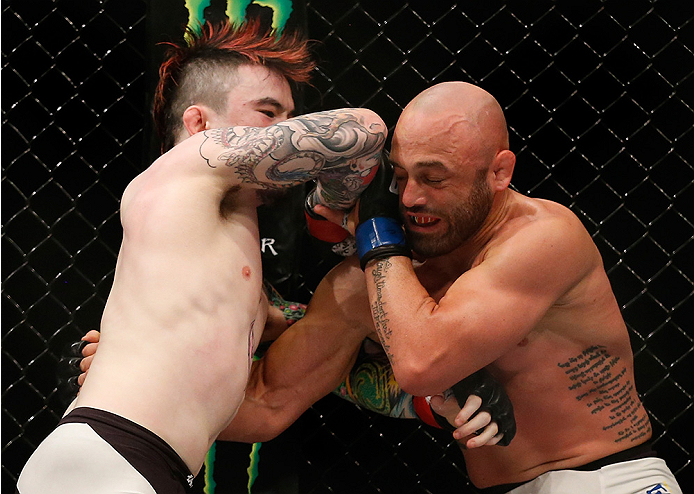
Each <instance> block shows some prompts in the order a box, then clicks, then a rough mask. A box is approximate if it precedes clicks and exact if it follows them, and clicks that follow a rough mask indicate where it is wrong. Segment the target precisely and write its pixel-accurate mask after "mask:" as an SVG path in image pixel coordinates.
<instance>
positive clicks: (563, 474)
mask: <svg viewBox="0 0 694 494" xmlns="http://www.w3.org/2000/svg"><path fill="white" fill-rule="evenodd" d="M390 159H391V162H392V166H393V169H394V174H395V180H396V182H397V189H398V190H399V209H400V211H399V214H398V213H397V212H393V210H394V208H389V207H387V206H386V204H387V202H388V200H389V198H390V199H391V200H392V201H393V203H394V202H395V201H397V199H398V198H397V197H396V196H395V195H394V194H391V193H390V192H389V191H388V190H387V187H386V188H381V189H380V190H377V189H375V188H374V189H373V190H372V188H371V187H370V188H369V189H367V191H366V192H365V193H364V195H363V196H362V197H361V199H360V201H359V205H358V207H357V208H355V212H354V214H353V215H352V218H351V220H350V224H351V225H352V227H354V225H356V238H357V247H358V254H359V257H360V262H361V267H362V269H363V270H364V274H365V277H364V279H365V282H366V287H367V289H368V303H369V307H370V311H371V316H372V319H373V322H374V325H375V328H376V331H377V332H378V335H379V337H380V340H381V343H382V345H383V348H384V349H385V351H386V353H387V355H388V357H389V359H390V362H391V365H392V368H393V372H394V374H395V377H396V379H397V381H398V382H399V383H400V385H401V386H402V388H403V389H404V390H405V391H407V392H409V393H412V394H415V395H430V394H436V393H439V392H440V391H441V390H444V389H446V388H448V387H450V386H451V385H453V383H456V382H457V381H459V380H461V379H463V378H465V377H466V376H468V375H470V374H472V373H473V372H475V371H477V370H478V369H481V368H483V367H486V368H487V369H489V370H490V371H491V373H492V374H493V375H494V376H495V377H496V378H497V379H498V380H499V381H500V382H501V383H502V384H503V386H504V387H505V389H506V391H507V392H508V395H509V397H510V398H511V401H512V402H513V405H514V411H515V415H516V421H517V435H516V438H515V439H514V441H513V442H512V443H511V444H510V445H509V446H508V447H506V448H500V447H491V448H481V449H474V450H464V451H463V454H464V456H465V463H466V465H467V470H468V472H469V475H470V479H471V480H472V482H473V483H474V484H475V485H476V486H477V487H480V488H492V487H493V488H494V489H493V492H495V493H496V492H512V493H514V494H521V493H541V494H544V493H561V494H571V493H586V492H591V493H598V492H600V493H615V494H617V493H619V494H622V493H637V492H638V493H646V492H649V493H656V492H657V493H680V492H681V490H680V488H679V487H678V485H677V482H676V481H675V478H674V476H673V475H672V473H671V472H670V470H669V469H668V467H667V466H666V464H665V462H664V461H663V460H662V459H659V458H657V457H656V456H655V454H654V453H653V451H652V450H651V447H650V443H649V438H650V437H651V434H652V431H651V424H650V422H649V418H648V414H647V412H646V410H645V409H644V407H643V404H642V403H641V400H640V399H639V395H638V393H637V390H636V387H635V382H634V369H633V355H632V351H631V348H630V343H629V336H628V333H627V328H626V326H625V323H624V321H623V319H622V316H621V313H620V309H619V305H618V303H617V301H616V299H615V296H614V294H613V292H612V289H611V287H610V281H609V279H608V277H607V275H606V273H605V270H604V267H603V262H602V259H601V256H600V253H599V251H598V249H597V247H596V246H595V244H594V243H593V241H592V239H591V237H590V235H589V233H588V232H587V231H586V229H585V228H584V227H583V225H582V224H581V222H580V220H579V219H578V218H577V217H576V216H575V215H574V214H573V213H572V212H571V211H570V210H569V209H567V208H566V207H564V206H562V205H560V204H557V203H555V202H551V201H547V200H542V199H536V198H531V197H527V196H525V195H522V194H520V193H518V192H515V191H514V190H511V189H510V188H509V184H510V181H511V177H512V174H513V170H514V166H515V162H516V158H515V155H514V154H513V152H511V151H510V150H509V137H508V131H507V127H506V121H505V118H504V115H503V112H502V109H501V107H500V106H499V104H498V103H497V101H496V100H495V99H494V98H493V97H492V96H491V95H490V94H489V93H487V92H486V91H484V90H482V89H481V88H479V87H476V86H473V85H471V84H466V83H462V82H447V83H442V84H438V85H436V86H433V87H432V88H430V89H428V90H426V91H424V92H422V93H421V94H420V95H418V96H417V97H416V98H415V99H414V100H413V101H412V102H411V103H409V104H408V105H407V107H406V108H405V109H404V111H403V113H402V115H401V117H400V119H399V120H398V122H397V126H396V128H395V131H394V134H393V142H392V148H391V153H390ZM386 182H387V181H386ZM316 212H317V213H319V214H321V215H323V216H324V217H330V218H331V219H332V220H334V221H335V222H340V221H341V220H342V213H335V214H333V213H331V212H330V211H328V210H327V209H325V208H323V207H320V206H319V207H317V208H316ZM403 225H404V233H403V229H402V228H401V226H403ZM411 252H414V258H415V259H414V262H413V260H412V259H410V253H411ZM456 410H457V407H456V406H454V404H451V408H449V409H448V411H447V412H446V414H447V415H449V417H450V418H453V417H454V416H455V411H456Z"/></svg>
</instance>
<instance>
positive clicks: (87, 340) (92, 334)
mask: <svg viewBox="0 0 694 494" xmlns="http://www.w3.org/2000/svg"><path fill="white" fill-rule="evenodd" d="M100 339H101V333H100V332H99V331H97V330H96V329H92V330H91V331H89V332H88V333H87V334H85V335H84V336H83V337H82V340H81V341H80V343H81V344H83V346H82V357H83V358H82V360H81V361H80V363H79V369H80V370H81V371H82V373H81V374H80V375H79V377H78V378H77V384H78V385H79V386H82V385H83V384H84V380H85V379H86V378H87V373H88V372H89V368H90V367H91V366H92V360H94V354H95V353H96V349H97V347H98V346H99V340H100Z"/></svg>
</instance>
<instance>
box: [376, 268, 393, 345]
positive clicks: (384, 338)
mask: <svg viewBox="0 0 694 494" xmlns="http://www.w3.org/2000/svg"><path fill="white" fill-rule="evenodd" d="M391 266H392V264H391V262H390V260H389V259H380V260H378V261H376V263H375V264H373V265H372V267H373V269H372V270H371V276H373V280H374V283H375V284H376V300H374V302H373V304H372V305H371V315H372V316H373V320H374V325H375V326H376V332H377V333H378V337H379V339H380V340H381V345H382V346H383V350H384V351H385V352H386V355H388V358H389V359H392V358H393V354H392V353H391V351H390V336H391V334H392V331H391V329H390V328H389V327H388V323H389V322H390V321H389V320H388V312H386V307H385V306H386V303H385V302H384V301H383V287H384V286H385V284H386V273H387V272H388V269H389V268H390V267H391Z"/></svg>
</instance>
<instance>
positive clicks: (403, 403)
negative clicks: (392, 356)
mask: <svg viewBox="0 0 694 494" xmlns="http://www.w3.org/2000/svg"><path fill="white" fill-rule="evenodd" d="M335 393H336V394H338V395H339V396H341V397H342V398H344V399H346V400H348V401H351V402H352V403H356V404H357V405H359V406H361V407H363V408H365V409H367V410H371V411H372V412H377V413H380V414H381V415H388V416H390V417H396V418H416V417H417V414H416V413H415V410H414V404H413V403H412V395H410V394H408V393H405V392H404V391H403V390H402V389H401V388H400V385H399V384H398V383H397V382H396V381H395V376H394V375H393V369H392V368H391V366H390V362H389V361H388V357H386V355H385V354H383V353H376V354H373V353H368V352H366V351H364V350H363V349H362V351H361V352H360V353H359V356H358V357H357V361H356V363H355V364H354V367H352V370H351V371H350V373H349V375H348V376H347V379H345V381H343V383H342V384H341V385H340V386H339V387H338V388H337V389H336V390H335Z"/></svg>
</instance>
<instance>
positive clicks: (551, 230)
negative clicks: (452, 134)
mask: <svg viewBox="0 0 694 494" xmlns="http://www.w3.org/2000/svg"><path fill="white" fill-rule="evenodd" d="M526 199H527V200H528V206H529V210H530V211H531V213H529V214H528V216H527V219H528V221H527V222H526V223H525V226H526V227H527V228H528V229H529V230H531V231H532V232H533V234H537V233H540V232H541V233H543V235H542V237H541V238H544V237H545V236H549V237H555V238H564V239H565V240H566V241H569V242H575V241H577V240H579V238H586V236H587V235H588V232H587V230H586V228H585V225H584V224H583V223H582V222H581V220H580V219H579V218H578V216H576V214H575V213H574V212H573V211H571V209H569V208H568V207H566V206H564V205H562V204H559V203H557V202H554V201H549V200H546V199H536V198H526Z"/></svg>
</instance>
